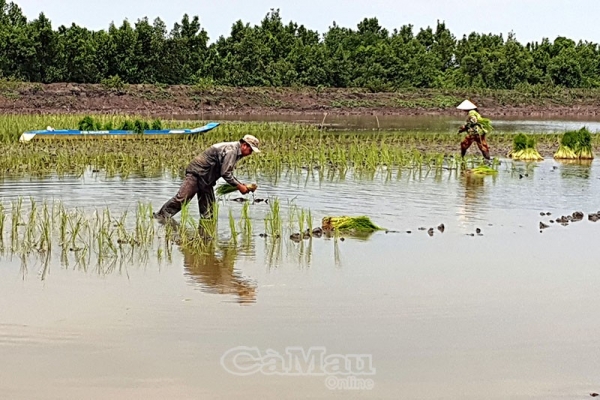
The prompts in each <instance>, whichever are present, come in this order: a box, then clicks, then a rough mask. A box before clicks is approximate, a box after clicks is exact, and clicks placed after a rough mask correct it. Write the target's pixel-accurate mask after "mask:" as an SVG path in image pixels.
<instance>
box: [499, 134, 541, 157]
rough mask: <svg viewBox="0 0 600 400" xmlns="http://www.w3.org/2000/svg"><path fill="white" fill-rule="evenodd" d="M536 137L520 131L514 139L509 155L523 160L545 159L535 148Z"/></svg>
mask: <svg viewBox="0 0 600 400" xmlns="http://www.w3.org/2000/svg"><path fill="white" fill-rule="evenodd" d="M535 144H536V143H535V139H534V138H533V137H532V136H527V135H524V134H523V133H519V134H518V135H517V136H515V137H514V139H513V149H512V151H511V152H510V153H508V157H510V158H512V159H513V160H521V161H541V160H543V159H544V157H542V156H541V155H540V153H539V152H538V151H537V149H536V148H535Z"/></svg>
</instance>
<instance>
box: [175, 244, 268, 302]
mask: <svg viewBox="0 0 600 400" xmlns="http://www.w3.org/2000/svg"><path fill="white" fill-rule="evenodd" d="M180 249H181V252H182V254H183V267H184V275H185V277H186V278H187V279H188V282H189V283H191V284H193V285H196V286H198V287H199V288H200V290H202V291H203V292H206V293H217V294H225V295H234V296H237V298H236V301H237V302H238V303H239V304H249V303H255V302H256V284H255V283H254V282H253V281H252V280H251V279H249V278H247V277H244V276H243V275H242V274H241V273H240V271H238V270H236V269H235V262H236V261H237V258H238V249H237V247H236V246H234V245H232V244H231V243H220V244H218V243H216V242H214V241H207V243H206V246H205V247H202V248H186V247H181V248H180Z"/></svg>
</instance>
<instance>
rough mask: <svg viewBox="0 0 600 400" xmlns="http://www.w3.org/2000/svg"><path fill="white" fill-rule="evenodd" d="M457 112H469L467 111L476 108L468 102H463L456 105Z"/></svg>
mask: <svg viewBox="0 0 600 400" xmlns="http://www.w3.org/2000/svg"><path fill="white" fill-rule="evenodd" d="M456 108H458V109H459V110H465V111H469V110H475V109H476V108H477V106H476V105H475V104H473V103H471V102H470V101H469V100H465V101H463V102H462V103H460V104H459V105H458V107H456Z"/></svg>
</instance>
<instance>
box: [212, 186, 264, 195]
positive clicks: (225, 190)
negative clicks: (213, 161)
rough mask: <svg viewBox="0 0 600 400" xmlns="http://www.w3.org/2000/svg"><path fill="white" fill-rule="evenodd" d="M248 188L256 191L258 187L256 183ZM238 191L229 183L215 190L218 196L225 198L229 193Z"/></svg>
mask: <svg viewBox="0 0 600 400" xmlns="http://www.w3.org/2000/svg"><path fill="white" fill-rule="evenodd" d="M246 186H247V187H248V189H250V190H256V189H257V187H258V186H257V185H256V184H255V183H251V184H249V185H246ZM236 190H238V189H237V187H235V186H233V185H230V184H229V183H224V184H222V185H219V186H217V188H216V189H215V193H216V194H217V196H225V195H227V194H229V193H233V192H235V191H236Z"/></svg>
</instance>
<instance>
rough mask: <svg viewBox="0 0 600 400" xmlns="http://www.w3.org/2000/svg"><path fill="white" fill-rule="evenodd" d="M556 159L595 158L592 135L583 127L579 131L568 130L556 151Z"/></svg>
mask: <svg viewBox="0 0 600 400" xmlns="http://www.w3.org/2000/svg"><path fill="white" fill-rule="evenodd" d="M554 158H556V159H567V160H573V159H583V160H591V159H593V158H594V152H593V151H592V135H591V134H590V132H589V131H588V130H587V128H585V127H583V128H581V129H580V130H578V131H567V132H565V133H564V135H563V136H562V138H561V140H560V146H559V148H558V150H557V151H556V153H554Z"/></svg>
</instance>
